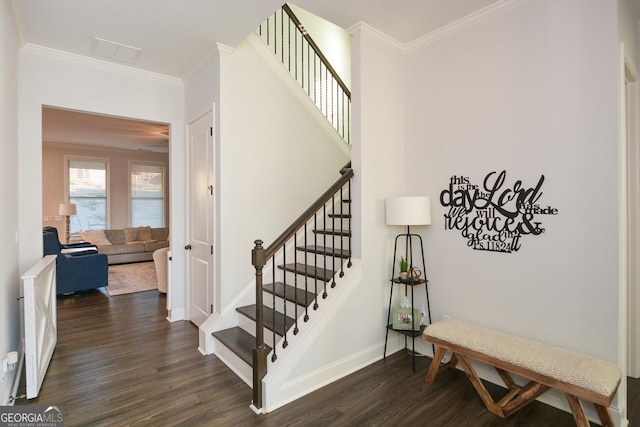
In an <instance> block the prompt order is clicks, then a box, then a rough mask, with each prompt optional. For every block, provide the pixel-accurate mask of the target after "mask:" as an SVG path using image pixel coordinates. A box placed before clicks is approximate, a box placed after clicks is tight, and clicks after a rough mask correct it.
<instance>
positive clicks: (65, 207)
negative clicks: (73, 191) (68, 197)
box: [58, 203, 77, 243]
mask: <svg viewBox="0 0 640 427" xmlns="http://www.w3.org/2000/svg"><path fill="white" fill-rule="evenodd" d="M76 213H77V210H76V204H75V203H60V206H58V215H60V216H66V217H67V218H66V230H65V235H66V236H67V241H66V243H69V234H70V230H69V224H70V220H69V218H70V217H71V215H75V214H76Z"/></svg>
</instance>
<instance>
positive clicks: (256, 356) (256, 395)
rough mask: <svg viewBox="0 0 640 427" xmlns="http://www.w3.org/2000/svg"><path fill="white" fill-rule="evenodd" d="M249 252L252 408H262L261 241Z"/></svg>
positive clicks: (264, 371) (264, 365)
mask: <svg viewBox="0 0 640 427" xmlns="http://www.w3.org/2000/svg"><path fill="white" fill-rule="evenodd" d="M254 243H255V246H254V248H253V250H252V251H251V263H252V264H253V266H254V267H255V269H256V346H255V347H254V349H253V406H254V407H255V408H256V409H260V408H262V379H263V378H264V376H265V375H266V374H267V349H266V347H265V346H264V315H263V303H262V268H263V267H264V264H265V263H266V250H265V249H264V248H263V247H262V240H256V241H255V242H254Z"/></svg>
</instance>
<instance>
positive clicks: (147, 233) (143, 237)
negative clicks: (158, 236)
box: [138, 226, 151, 242]
mask: <svg viewBox="0 0 640 427" xmlns="http://www.w3.org/2000/svg"><path fill="white" fill-rule="evenodd" d="M138 240H140V241H143V242H146V241H147V240H151V227H148V226H147V227H138Z"/></svg>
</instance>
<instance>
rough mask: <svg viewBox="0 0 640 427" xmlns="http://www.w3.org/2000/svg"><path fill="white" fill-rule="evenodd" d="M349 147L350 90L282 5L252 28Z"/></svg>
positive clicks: (299, 24)
mask: <svg viewBox="0 0 640 427" xmlns="http://www.w3.org/2000/svg"><path fill="white" fill-rule="evenodd" d="M256 32H257V33H258V35H259V36H260V37H261V38H262V39H263V40H264V41H265V43H266V44H267V45H268V46H269V48H270V49H271V50H272V52H273V53H274V54H275V55H276V56H277V57H278V59H280V61H281V62H282V64H283V65H284V66H285V68H286V69H287V70H288V71H289V73H291V75H292V76H293V77H294V78H295V79H296V81H297V82H298V84H299V85H300V86H301V87H302V89H303V90H304V91H305V92H306V93H307V95H308V96H309V97H310V98H311V100H312V101H313V102H314V103H315V104H316V105H317V107H318V108H319V109H320V111H322V114H324V116H325V117H326V118H327V120H329V122H330V123H331V125H332V126H333V127H334V129H335V130H336V131H337V132H338V134H339V135H340V136H341V137H342V139H343V140H344V141H345V143H346V144H347V145H348V146H349V147H351V91H350V90H349V88H347V86H346V85H345V83H344V82H343V81H342V79H341V78H340V76H339V75H338V73H337V72H336V70H335V69H334V68H333V67H332V66H331V64H330V63H329V61H328V60H327V58H326V57H325V56H324V54H323V53H322V51H321V50H320V48H319V47H318V45H317V44H316V43H315V42H314V41H313V39H312V38H311V36H309V34H308V33H307V31H306V30H305V28H304V27H303V26H302V24H301V23H300V20H299V19H298V18H297V17H296V15H295V14H294V13H293V11H292V10H291V9H290V8H289V6H287V5H286V4H285V5H284V6H282V8H281V9H280V10H277V11H276V12H274V13H273V15H271V16H270V17H269V18H267V20H266V21H265V22H263V23H262V24H261V25H260V26H259V27H258V29H257V30H256Z"/></svg>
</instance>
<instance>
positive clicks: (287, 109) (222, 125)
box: [216, 40, 348, 307]
mask: <svg viewBox="0 0 640 427" xmlns="http://www.w3.org/2000/svg"><path fill="white" fill-rule="evenodd" d="M220 64H221V68H220V70H221V71H220V103H219V105H218V106H217V107H216V108H219V112H218V113H219V123H218V125H219V158H218V159H217V164H216V167H217V169H218V171H217V172H218V173H219V183H218V187H219V192H220V193H219V199H218V208H219V210H218V215H219V217H218V218H217V220H218V221H219V228H218V230H217V233H218V238H219V239H220V240H219V241H220V242H221V248H220V252H221V260H220V262H221V264H220V267H219V269H220V274H221V276H220V280H221V281H220V283H221V284H223V286H224V287H223V288H222V295H221V301H220V303H221V306H222V307H224V306H225V305H226V304H228V303H229V302H230V301H231V300H232V299H233V298H234V297H235V296H236V295H237V294H238V291H239V290H241V289H244V287H245V286H246V285H247V284H248V283H249V282H250V281H251V279H252V278H253V277H254V275H255V271H254V270H253V268H252V267H251V258H250V253H251V249H252V248H253V242H254V240H256V239H262V240H263V241H264V242H265V245H269V244H270V243H271V242H272V241H273V240H275V238H276V237H277V236H278V235H279V234H280V233H281V232H283V231H284V230H285V229H286V227H287V226H289V225H290V224H291V223H292V222H293V221H294V220H295V219H296V218H297V217H298V216H299V215H300V214H302V213H303V212H304V211H305V210H306V209H307V208H308V207H309V205H311V203H313V202H314V201H315V200H316V199H317V198H318V197H319V196H320V195H321V194H322V193H323V192H324V191H325V190H326V189H327V188H328V187H329V186H330V185H331V184H332V183H333V182H335V181H336V180H337V179H338V178H339V176H340V175H339V170H340V168H341V167H342V166H344V165H345V163H346V162H347V161H348V158H346V157H345V155H344V154H343V152H342V151H341V150H339V149H338V147H337V146H336V145H335V144H334V143H333V142H332V140H331V139H330V138H329V136H328V134H327V133H326V132H325V127H323V126H321V125H319V124H318V122H316V121H315V120H316V118H315V116H312V115H311V114H310V113H309V112H308V111H307V110H306V109H305V108H304V107H302V105H301V102H300V101H299V100H298V99H297V98H296V97H295V96H293V95H292V93H291V92H290V89H289V86H288V85H286V84H285V83H283V81H282V80H281V76H279V75H278V74H277V72H275V71H274V70H273V69H271V68H270V67H269V66H268V65H267V62H266V61H264V60H263V59H262V57H261V56H260V55H259V54H258V52H257V51H256V50H255V48H254V47H253V46H252V44H251V43H250V42H249V41H248V40H245V41H244V42H243V43H241V44H240V45H239V46H237V47H236V48H235V50H233V52H230V53H225V54H223V55H222V56H221V59H220ZM277 70H278V72H284V69H277ZM287 77H288V76H287ZM295 89H299V88H297V87H296V88H295Z"/></svg>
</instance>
